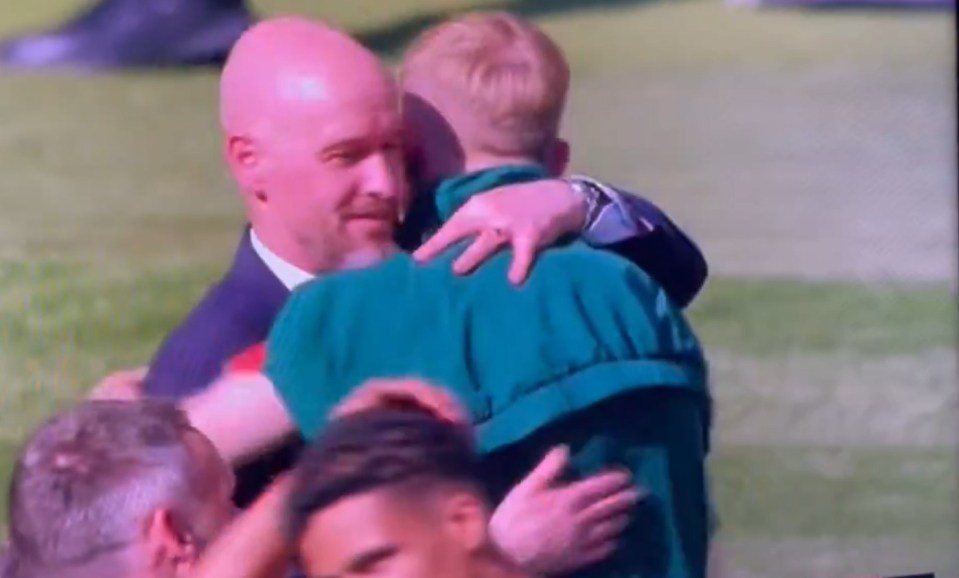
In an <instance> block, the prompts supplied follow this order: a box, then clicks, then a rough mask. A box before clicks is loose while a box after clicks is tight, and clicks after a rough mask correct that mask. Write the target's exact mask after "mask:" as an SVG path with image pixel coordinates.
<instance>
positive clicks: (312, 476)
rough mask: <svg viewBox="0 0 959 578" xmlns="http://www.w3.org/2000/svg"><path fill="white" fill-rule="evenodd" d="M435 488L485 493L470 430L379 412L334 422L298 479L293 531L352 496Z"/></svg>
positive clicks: (399, 411) (418, 414) (409, 411)
mask: <svg viewBox="0 0 959 578" xmlns="http://www.w3.org/2000/svg"><path fill="white" fill-rule="evenodd" d="M431 482H453V483H462V484H468V485H470V486H472V487H475V488H476V489H477V490H479V458H478V455H477V453H476V451H475V449H474V447H473V442H472V439H471V436H470V434H469V432H468V431H467V430H466V428H464V427H461V426H458V425H455V424H452V423H450V422H448V421H446V420H442V419H440V418H438V417H436V416H435V415H434V414H432V413H429V412H427V411H425V410H421V409H418V408H413V407H405V408H384V409H372V410H367V411H362V412H357V413H354V414H351V415H347V416H344V417H341V418H338V419H335V420H333V421H331V422H330V423H329V424H328V426H327V428H326V429H325V430H324V431H323V432H322V433H321V434H320V436H319V437H318V438H317V439H316V440H315V441H314V442H313V443H312V444H311V445H310V446H309V447H308V448H307V449H306V450H305V451H304V452H303V455H302V456H301V457H300V461H299V463H298V464H297V466H296V469H295V470H294V473H293V490H292V492H291V497H290V504H289V519H288V526H287V529H288V531H289V537H290V538H291V539H293V540H295V539H297V538H298V537H299V536H300V534H301V533H302V532H303V530H304V528H305V527H306V525H307V523H308V521H309V519H310V517H311V516H312V515H313V514H314V513H316V512H318V511H320V510H322V509H324V508H326V507H328V506H330V505H332V504H333V503H334V502H337V501H338V500H341V499H343V498H347V497H350V496H354V495H358V494H362V493H366V492H370V491H374V490H379V489H385V488H397V487H401V486H407V485H409V486H412V485H413V484H415V487H416V488H419V489H422V488H425V487H429V484H430V483H431Z"/></svg>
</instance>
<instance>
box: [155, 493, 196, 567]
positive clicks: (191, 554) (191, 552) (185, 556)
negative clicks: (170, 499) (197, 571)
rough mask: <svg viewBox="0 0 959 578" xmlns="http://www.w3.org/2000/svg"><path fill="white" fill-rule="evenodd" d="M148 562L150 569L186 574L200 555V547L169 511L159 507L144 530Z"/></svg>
mask: <svg viewBox="0 0 959 578" xmlns="http://www.w3.org/2000/svg"><path fill="white" fill-rule="evenodd" d="M144 534H145V535H144V538H145V540H144V542H145V545H146V552H147V556H148V558H147V560H148V563H149V564H150V567H151V568H165V569H166V570H167V571H168V572H173V573H178V574H179V573H185V572H186V571H187V570H189V569H190V568H192V567H193V565H194V564H195V563H196V560H197V557H198V556H199V549H198V545H197V544H196V542H195V540H193V538H192V536H191V535H190V533H189V532H188V531H187V530H186V529H185V528H183V527H182V524H180V523H178V521H177V520H176V518H175V516H174V515H173V513H172V512H171V511H170V510H169V509H168V508H160V509H158V510H156V511H154V512H153V514H151V515H150V517H149V518H148V519H147V522H146V526H145V528H144Z"/></svg>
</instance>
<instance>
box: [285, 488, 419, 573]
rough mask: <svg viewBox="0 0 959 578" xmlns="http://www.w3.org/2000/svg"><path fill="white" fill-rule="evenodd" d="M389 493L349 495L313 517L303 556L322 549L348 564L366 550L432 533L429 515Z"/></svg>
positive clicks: (305, 539) (305, 535)
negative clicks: (316, 549)
mask: <svg viewBox="0 0 959 578" xmlns="http://www.w3.org/2000/svg"><path fill="white" fill-rule="evenodd" d="M426 510H427V509H425V508H423V507H422V506H417V505H415V504H413V503H411V502H410V501H409V500H404V499H402V498H400V497H399V496H397V495H395V494H394V493H392V492H389V491H373V492H366V493H363V494H358V495H355V496H349V497H346V498H343V499H341V500H338V501H336V502H334V503H333V504H331V505H329V506H327V507H326V508H323V509H322V510H320V511H319V512H316V513H315V514H313V516H312V517H311V518H310V520H309V522H308V523H307V526H306V531H305V532H304V534H303V539H302V540H301V550H302V554H303V555H306V556H308V555H309V552H308V550H310V549H312V548H316V547H317V546H319V547H322V548H323V550H324V552H325V553H326V555H335V556H336V558H337V559H338V560H342V561H347V560H348V559H350V558H351V557H353V556H355V555H358V554H360V553H362V552H364V551H368V550H372V549H376V548H380V547H383V546H384V545H387V544H392V545H396V544H398V543H401V542H404V541H406V540H408V539H409V538H411V537H412V536H413V535H415V534H418V533H421V532H428V531H430V529H431V527H432V525H431V524H430V523H429V521H428V520H429V516H430V514H429V512H428V511H426Z"/></svg>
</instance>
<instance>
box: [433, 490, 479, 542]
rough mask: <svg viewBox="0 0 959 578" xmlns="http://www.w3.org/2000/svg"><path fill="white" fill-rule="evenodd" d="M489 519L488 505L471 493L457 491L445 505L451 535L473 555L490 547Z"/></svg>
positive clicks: (445, 515) (447, 499) (447, 524)
mask: <svg viewBox="0 0 959 578" xmlns="http://www.w3.org/2000/svg"><path fill="white" fill-rule="evenodd" d="M489 517H490V513H489V508H487V506H486V503H485V502H484V501H483V500H482V498H480V496H478V495H477V494H476V493H474V492H471V491H455V492H453V493H451V494H450V495H449V496H448V497H447V498H446V500H445V501H444V503H443V519H444V523H445V525H446V527H447V531H448V533H449V535H450V536H451V537H452V538H453V540H455V541H456V542H457V543H458V544H460V546H461V547H462V548H463V550H465V551H466V552H469V553H471V554H473V553H477V552H479V551H481V550H482V549H483V548H485V547H487V546H488V545H489V544H488V542H489Z"/></svg>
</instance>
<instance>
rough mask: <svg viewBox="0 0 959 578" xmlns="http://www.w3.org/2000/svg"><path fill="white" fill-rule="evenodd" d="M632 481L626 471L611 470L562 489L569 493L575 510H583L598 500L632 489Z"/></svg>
mask: <svg viewBox="0 0 959 578" xmlns="http://www.w3.org/2000/svg"><path fill="white" fill-rule="evenodd" d="M632 483H633V482H632V477H631V476H630V475H629V473H628V472H624V471H620V470H613V471H609V472H604V473H601V474H596V475H594V476H591V477H589V478H586V479H585V480H581V481H578V482H575V483H572V484H570V485H569V486H567V487H566V488H565V490H564V491H565V492H568V493H569V495H570V496H569V497H570V500H571V501H572V503H573V506H574V508H575V509H576V510H584V509H585V508H586V507H588V506H590V505H592V504H595V503H597V502H599V501H600V500H603V499H605V498H608V497H610V496H613V495H616V494H619V493H621V492H624V491H630V490H632Z"/></svg>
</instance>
